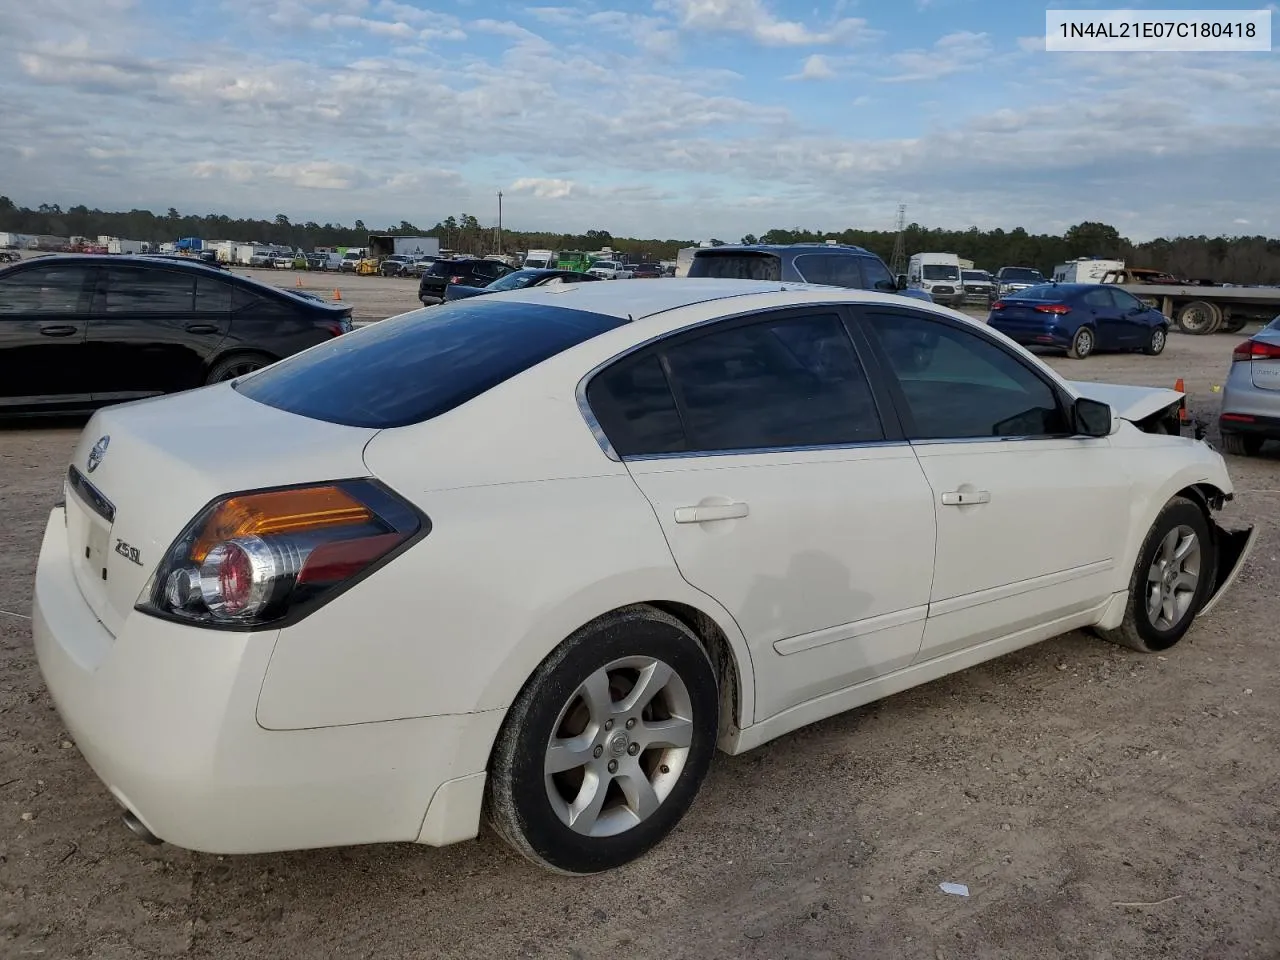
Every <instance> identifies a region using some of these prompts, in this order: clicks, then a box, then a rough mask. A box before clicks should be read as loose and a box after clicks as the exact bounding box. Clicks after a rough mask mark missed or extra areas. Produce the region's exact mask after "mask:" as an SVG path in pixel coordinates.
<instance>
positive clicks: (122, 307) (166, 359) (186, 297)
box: [88, 264, 231, 401]
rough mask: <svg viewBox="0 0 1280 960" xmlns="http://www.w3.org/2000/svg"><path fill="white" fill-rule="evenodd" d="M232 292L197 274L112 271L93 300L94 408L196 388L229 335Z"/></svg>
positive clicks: (90, 349)
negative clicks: (208, 363) (96, 401)
mask: <svg viewBox="0 0 1280 960" xmlns="http://www.w3.org/2000/svg"><path fill="white" fill-rule="evenodd" d="M230 310H231V288H230V285H229V284H227V283H225V282H223V281H222V280H220V279H219V278H217V277H216V276H209V277H204V276H200V275H199V273H198V272H197V271H196V270H190V269H176V270H170V269H165V268H163V267H156V266H141V265H120V266H116V265H114V264H113V265H111V266H109V267H107V269H106V283H105V284H104V285H101V286H100V287H99V290H98V295H97V296H96V297H95V298H94V306H93V316H92V317H91V319H90V322H89V337H88V363H89V366H90V372H91V379H92V383H93V393H94V398H95V400H99V401H114V400H129V399H132V398H136V397H147V396H154V395H156V394H160V393H172V392H174V391H177V390H186V389H189V388H191V387H194V386H198V385H199V384H201V383H202V382H203V380H204V369H205V363H206V361H207V360H208V358H209V357H211V356H212V355H213V353H214V352H215V351H216V349H217V347H218V344H219V343H220V342H221V340H222V338H223V337H224V336H225V335H226V332H227V328H228V326H229V324H230V318H231V313H230Z"/></svg>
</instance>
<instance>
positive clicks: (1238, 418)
mask: <svg viewBox="0 0 1280 960" xmlns="http://www.w3.org/2000/svg"><path fill="white" fill-rule="evenodd" d="M1218 429H1219V430H1221V431H1222V432H1223V433H1245V434H1249V435H1250V436H1255V437H1264V438H1266V439H1268V440H1280V417H1261V416H1254V415H1253V414H1245V413H1230V412H1228V413H1224V414H1222V415H1221V416H1219V417H1218Z"/></svg>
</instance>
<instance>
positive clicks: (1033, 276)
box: [1000, 267, 1044, 283]
mask: <svg viewBox="0 0 1280 960" xmlns="http://www.w3.org/2000/svg"><path fill="white" fill-rule="evenodd" d="M1000 279H1001V280H1005V281H1008V282H1010V283H1044V277H1043V276H1041V274H1040V271H1039V270H1030V269H1027V268H1026V267H1006V268H1005V269H1004V270H1001V271H1000Z"/></svg>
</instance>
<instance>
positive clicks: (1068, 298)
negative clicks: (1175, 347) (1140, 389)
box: [987, 283, 1169, 360]
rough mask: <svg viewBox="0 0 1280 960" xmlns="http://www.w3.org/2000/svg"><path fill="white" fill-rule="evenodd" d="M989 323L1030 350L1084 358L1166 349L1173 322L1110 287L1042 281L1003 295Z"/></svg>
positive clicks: (993, 305)
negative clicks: (1105, 352)
mask: <svg viewBox="0 0 1280 960" xmlns="http://www.w3.org/2000/svg"><path fill="white" fill-rule="evenodd" d="M987 324H988V325H989V326H990V327H991V328H992V329H993V330H998V331H1000V332H1001V333H1003V334H1004V335H1005V336H1006V337H1008V338H1009V339H1011V340H1013V341H1015V342H1017V343H1020V344H1022V345H1023V346H1028V347H1033V346H1034V347H1055V348H1057V349H1059V350H1065V351H1066V352H1067V356H1069V357H1071V358H1073V359H1075V360H1082V359H1084V358H1085V357H1087V356H1089V354H1091V353H1093V352H1094V351H1096V350H1141V351H1142V352H1143V353H1145V354H1148V355H1149V356H1153V357H1154V356H1156V355H1157V354H1159V353H1162V352H1163V351H1164V346H1165V342H1166V340H1167V339H1168V336H1169V318H1168V317H1166V316H1165V315H1164V314H1162V313H1161V312H1160V311H1159V310H1157V309H1155V308H1154V307H1149V306H1147V305H1146V304H1145V303H1143V302H1142V301H1141V300H1139V299H1138V298H1137V297H1135V296H1133V295H1132V294H1130V293H1126V292H1125V291H1124V290H1120V289H1117V288H1116V287H1113V286H1110V285H1108V284H1099V283H1044V284H1040V285H1038V286H1034V287H1029V288H1028V289H1026V290H1019V291H1018V292H1017V293H1016V294H1011V295H1010V296H1007V297H1001V298H1000V299H999V300H997V301H996V302H995V303H993V304H992V305H991V313H990V315H989V316H988V317H987Z"/></svg>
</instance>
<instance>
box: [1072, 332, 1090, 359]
mask: <svg viewBox="0 0 1280 960" xmlns="http://www.w3.org/2000/svg"><path fill="white" fill-rule="evenodd" d="M1094 346H1095V343H1094V339H1093V331H1092V330H1091V329H1089V328H1088V327H1081V328H1080V329H1079V330H1077V331H1076V335H1075V336H1074V337H1072V338H1071V346H1070V348H1068V350H1067V356H1068V357H1070V358H1071V359H1072V360H1083V359H1084V358H1085V357H1087V356H1089V354H1091V353H1093V348H1094Z"/></svg>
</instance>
